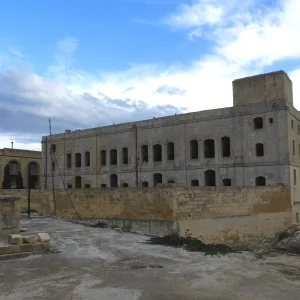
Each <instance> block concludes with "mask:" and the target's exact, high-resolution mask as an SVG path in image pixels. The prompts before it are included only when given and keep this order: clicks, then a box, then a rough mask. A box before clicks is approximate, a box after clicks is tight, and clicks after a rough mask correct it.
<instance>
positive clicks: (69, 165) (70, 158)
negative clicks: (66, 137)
mask: <svg viewBox="0 0 300 300" xmlns="http://www.w3.org/2000/svg"><path fill="white" fill-rule="evenodd" d="M71 168H72V155H71V153H68V154H67V169H71Z"/></svg>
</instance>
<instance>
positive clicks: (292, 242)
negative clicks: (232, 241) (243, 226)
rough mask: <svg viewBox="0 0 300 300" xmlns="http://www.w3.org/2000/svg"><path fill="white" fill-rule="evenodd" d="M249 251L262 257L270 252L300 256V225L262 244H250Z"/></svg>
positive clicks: (285, 230) (277, 234) (289, 228)
mask: <svg viewBox="0 0 300 300" xmlns="http://www.w3.org/2000/svg"><path fill="white" fill-rule="evenodd" d="M248 250H250V251H253V252H254V254H256V255H257V256H261V255H263V254H266V253H268V252H270V251H279V252H286V253H291V254H299V255H300V224H293V225H291V226H288V227H287V228H285V229H283V230H281V231H279V232H277V233H276V234H274V235H273V236H271V237H269V238H267V239H265V240H264V241H263V242H262V244H250V245H249V246H248Z"/></svg>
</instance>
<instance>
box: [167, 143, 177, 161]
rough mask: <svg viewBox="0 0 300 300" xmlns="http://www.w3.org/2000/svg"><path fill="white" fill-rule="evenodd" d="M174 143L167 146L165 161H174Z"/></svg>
mask: <svg viewBox="0 0 300 300" xmlns="http://www.w3.org/2000/svg"><path fill="white" fill-rule="evenodd" d="M174 148H175V147H174V143H168V144H167V159H168V160H174V159H175V149H174Z"/></svg>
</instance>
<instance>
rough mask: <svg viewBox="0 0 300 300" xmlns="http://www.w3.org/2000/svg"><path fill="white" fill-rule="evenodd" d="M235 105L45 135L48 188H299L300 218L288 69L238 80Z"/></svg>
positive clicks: (297, 125)
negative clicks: (170, 185) (164, 186)
mask: <svg viewBox="0 0 300 300" xmlns="http://www.w3.org/2000/svg"><path fill="white" fill-rule="evenodd" d="M233 103H234V106H233V107H229V108H221V109H215V110H208V111H200V112H193V113H187V114H179V115H174V116H168V117H163V118H153V119H151V120H145V121H139V122H131V123H124V124H118V125H111V126H104V127H99V128H93V129H87V130H76V131H69V130H67V131H66V132H65V133H62V134H55V135H52V136H46V137H43V139H42V161H43V165H42V170H41V176H42V178H43V180H42V181H43V184H42V186H43V187H44V188H51V187H52V182H53V183H54V187H55V188H64V187H65V188H89V187H90V188H101V187H102V188H104V187H127V186H129V187H136V186H139V187H153V186H156V185H159V184H172V183H177V184H183V185H184V186H186V187H191V186H200V187H204V186H234V187H249V186H262V185H267V186H277V185H281V184H282V185H287V186H290V187H291V198H292V203H293V220H294V221H295V220H297V219H299V213H300V201H299V195H300V194H299V192H300V190H299V187H300V169H299V166H300V115H299V112H298V111H297V110H296V109H295V108H294V107H293V93H292V82H291V81H290V79H289V78H288V76H287V75H286V74H285V73H284V72H283V71H278V72H273V73H268V74H263V75H258V76H253V77H248V78H243V79H238V80H235V81H234V82H233ZM51 149H52V150H51ZM52 170H53V172H52Z"/></svg>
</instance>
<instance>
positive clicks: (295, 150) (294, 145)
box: [293, 141, 296, 156]
mask: <svg viewBox="0 0 300 300" xmlns="http://www.w3.org/2000/svg"><path fill="white" fill-rule="evenodd" d="M295 152H296V150H295V141H293V155H294V156H295Z"/></svg>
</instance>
